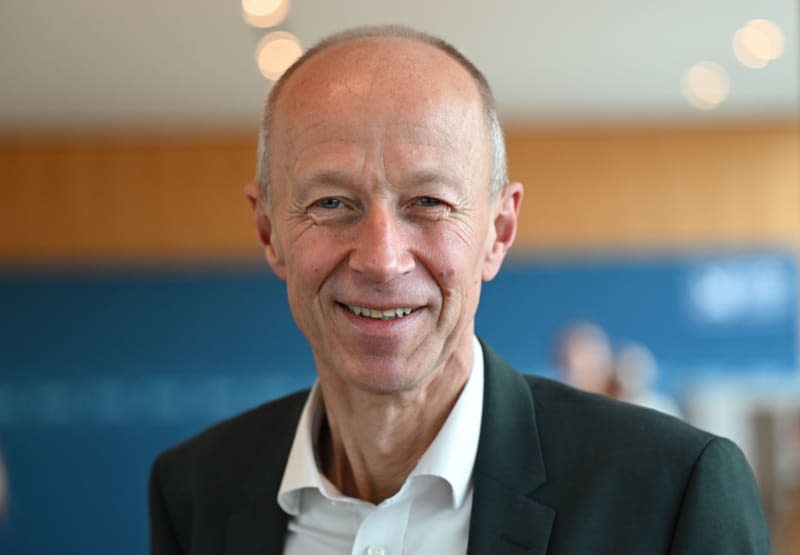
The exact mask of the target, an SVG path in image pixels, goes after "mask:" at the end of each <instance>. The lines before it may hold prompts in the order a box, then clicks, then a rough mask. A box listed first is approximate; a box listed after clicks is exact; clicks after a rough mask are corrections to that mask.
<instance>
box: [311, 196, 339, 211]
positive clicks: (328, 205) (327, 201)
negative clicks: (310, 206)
mask: <svg viewBox="0 0 800 555" xmlns="http://www.w3.org/2000/svg"><path fill="white" fill-rule="evenodd" d="M315 204H316V205H317V206H319V207H320V208H325V209H327V210H331V209H334V208H339V207H340V206H342V201H341V199H338V198H333V197H329V198H324V199H320V200H318V201H317V202H316V203H315Z"/></svg>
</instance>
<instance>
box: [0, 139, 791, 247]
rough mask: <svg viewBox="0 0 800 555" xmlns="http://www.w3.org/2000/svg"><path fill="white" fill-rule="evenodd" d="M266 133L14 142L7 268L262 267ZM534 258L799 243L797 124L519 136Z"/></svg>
mask: <svg viewBox="0 0 800 555" xmlns="http://www.w3.org/2000/svg"><path fill="white" fill-rule="evenodd" d="M255 148H256V141H255V137H254V136H252V135H251V134H242V135H223V136H219V135H217V134H214V133H206V134H195V135H188V134H187V135H183V136H171V137H166V136H162V135H155V134H154V135H138V136H115V137H85V136H84V137H50V138H41V137H40V138H26V139H18V138H10V137H6V138H0V177H1V178H2V187H0V261H1V262H5V263H14V262H45V263H47V262H96V261H100V262H106V261H108V262H114V261H131V260H133V261H137V260H144V261H172V260H175V261H183V260H216V259H257V258H258V257H260V251H259V249H258V247H257V244H256V239H255V233H254V231H253V228H252V219H251V215H250V211H249V208H248V206H247V203H246V201H245V199H244V196H243V193H242V187H243V185H244V184H245V183H246V182H247V181H248V180H249V179H251V178H252V175H253V173H254V167H255ZM508 151H509V160H510V174H511V176H512V178H514V179H518V180H520V181H523V182H524V183H525V185H526V193H525V195H526V196H525V200H524V202H523V209H522V222H521V227H520V233H519V238H518V244H517V246H518V248H520V249H547V250H554V249H558V250H564V249H570V250H571V249H577V250H588V249H596V248H603V249H623V248H634V249H651V248H662V247H666V248H672V247H677V248H682V247H686V246H691V247H698V246H701V247H703V246H706V247H707V246H730V245H762V244H791V245H794V246H798V245H800V137H799V135H798V128H797V127H787V126H776V127H749V128H744V127H743V128H736V129H660V130H657V129H649V130H647V129H644V130H636V129H606V130H560V131H558V130H556V131H541V130H539V131H529V130H524V129H516V130H512V131H510V132H509V133H508Z"/></svg>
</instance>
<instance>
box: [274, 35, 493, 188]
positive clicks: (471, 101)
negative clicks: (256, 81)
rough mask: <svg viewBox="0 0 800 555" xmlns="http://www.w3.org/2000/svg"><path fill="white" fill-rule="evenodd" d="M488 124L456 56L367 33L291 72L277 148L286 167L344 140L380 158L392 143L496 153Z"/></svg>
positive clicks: (278, 119)
mask: <svg viewBox="0 0 800 555" xmlns="http://www.w3.org/2000/svg"><path fill="white" fill-rule="evenodd" d="M484 129H485V126H484V114H483V110H482V105H481V101H480V96H479V93H478V90H477V87H476V85H475V83H474V81H473V79H472V77H471V76H470V75H469V74H468V73H467V71H466V70H465V69H464V68H463V67H461V66H460V65H459V64H458V63H457V62H456V61H454V60H452V59H451V58H450V57H449V56H448V55H446V54H445V53H443V52H441V51H439V50H438V49H435V48H433V47H431V46H430V45H427V44H423V43H418V42H416V41H411V40H408V39H366V40H358V41H353V42H351V43H344V44H341V45H336V46H333V47H331V48H330V49H329V50H326V51H323V52H321V53H320V54H318V55H317V56H315V57H314V58H312V59H310V60H309V61H308V62H307V63H306V65H304V66H302V67H301V68H299V70H298V71H297V72H296V73H295V74H293V75H292V76H291V77H290V79H289V81H288V82H287V83H286V85H285V88H284V89H283V90H282V91H281V95H280V97H279V99H278V101H277V103H276V110H275V113H274V115H273V131H274V134H273V137H274V141H275V142H273V147H272V148H273V149H277V150H276V152H277V151H280V153H281V154H282V156H278V157H276V158H275V162H276V166H277V165H281V166H283V169H284V170H289V168H292V167H296V164H297V163H298V161H299V159H300V158H303V157H304V156H306V155H308V154H310V153H311V152H313V151H314V150H316V147H322V146H323V145H324V144H330V143H336V142H340V143H359V144H362V145H366V144H369V145H371V148H372V149H375V152H371V153H365V155H367V157H368V158H369V157H370V156H372V159H373V160H374V159H375V157H374V156H383V154H384V149H385V148H386V145H387V144H389V143H392V144H393V145H402V144H407V145H409V146H421V145H427V146H431V147H434V148H436V149H442V150H459V149H463V148H464V146H467V145H465V143H469V144H468V146H467V148H466V150H467V151H468V152H469V153H470V158H472V159H473V160H474V159H475V158H476V157H483V156H487V157H488V151H489V144H488V137H487V136H486V134H485V132H484ZM481 150H485V153H482V152H480V151H481ZM462 152H463V150H462ZM278 160H280V161H278ZM276 169H277V168H276ZM462 169H463V170H467V168H462ZM475 177H477V176H475Z"/></svg>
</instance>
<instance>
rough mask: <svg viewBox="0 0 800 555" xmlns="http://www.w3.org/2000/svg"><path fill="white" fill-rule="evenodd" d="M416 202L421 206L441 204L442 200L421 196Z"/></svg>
mask: <svg viewBox="0 0 800 555" xmlns="http://www.w3.org/2000/svg"><path fill="white" fill-rule="evenodd" d="M416 203H417V204H419V205H420V206H439V205H440V204H442V201H441V200H439V199H438V198H433V197H420V198H418V199H417V200H416Z"/></svg>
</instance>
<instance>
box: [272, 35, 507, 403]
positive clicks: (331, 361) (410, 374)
mask: <svg viewBox="0 0 800 555" xmlns="http://www.w3.org/2000/svg"><path fill="white" fill-rule="evenodd" d="M271 145H272V147H271V148H272V150H271V154H272V156H271V159H272V161H273V162H272V164H273V165H272V168H271V176H272V190H271V205H270V206H269V207H267V208H264V210H263V221H261V222H260V224H259V226H260V231H261V235H262V238H263V239H264V240H265V244H266V247H267V249H266V251H267V258H268V259H269V261H270V263H271V265H272V267H273V269H274V270H275V271H276V273H277V274H278V275H279V276H281V277H282V278H284V279H285V280H286V282H287V289H288V297H289V304H290V306H291V310H292V313H293V315H294V318H295V320H296V321H297V324H298V326H299V327H300V329H301V330H302V332H303V333H304V335H305V336H306V338H307V339H308V341H309V343H310V344H311V348H312V350H313V353H314V356H315V360H316V363H317V369H318V372H319V374H320V379H321V380H323V381H327V382H329V383H337V384H338V385H340V386H344V387H355V388H358V389H361V390H364V391H370V392H373V393H382V394H386V393H395V392H400V391H408V390H412V389H414V388H416V387H420V386H424V385H425V384H426V383H427V382H429V381H430V380H432V379H434V378H436V377H437V376H438V377H439V378H442V377H444V376H446V374H447V372H446V369H447V368H450V367H451V366H454V365H455V366H458V367H460V368H469V365H470V364H471V358H470V354H471V345H470V342H471V338H472V334H473V318H474V315H475V311H476V308H477V304H478V298H479V295H480V287H481V281H482V280H484V279H491V278H492V277H494V275H495V274H496V272H497V270H498V269H499V266H500V263H501V261H502V257H503V254H504V253H505V251H506V249H507V247H508V246H509V245H510V242H511V240H512V239H513V234H514V228H515V222H516V210H517V207H518V202H519V198H520V196H521V189H520V188H519V186H518V185H514V186H511V187H507V188H506V190H504V191H503V192H502V193H501V194H500V195H498V197H497V198H495V199H491V198H490V195H489V184H488V180H489V175H490V169H491V168H490V163H489V160H490V156H489V145H488V139H487V136H486V132H485V123H484V118H483V114H482V111H481V105H480V102H479V99H478V94H477V91H476V89H475V86H474V84H473V83H472V81H471V79H470V77H469V76H468V74H467V73H466V72H465V71H464V70H463V69H462V68H461V67H460V66H458V65H457V64H456V63H455V62H453V61H452V60H450V59H449V58H447V57H446V56H445V55H444V54H442V53H441V52H439V51H438V50H435V49H433V48H431V47H429V46H427V45H422V44H419V43H416V42H411V41H406V40H400V39H385V40H381V41H375V40H372V41H359V42H353V43H348V44H344V45H339V46H336V47H333V48H331V49H330V50H329V51H326V52H323V53H321V54H319V55H318V56H316V57H315V58H312V59H311V60H310V61H308V62H307V63H306V65H305V66H303V67H301V68H300V70H299V71H298V72H297V73H295V74H294V75H293V76H292V77H291V79H290V80H289V81H288V82H287V83H286V87H285V88H284V89H283V90H282V91H281V96H280V99H279V100H278V104H277V107H276V111H275V115H274V119H273V128H272V136H271ZM512 219H513V223H511V224H509V223H508V222H509V220H512ZM498 222H499V226H500V227H499V229H498ZM509 226H510V228H509Z"/></svg>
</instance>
